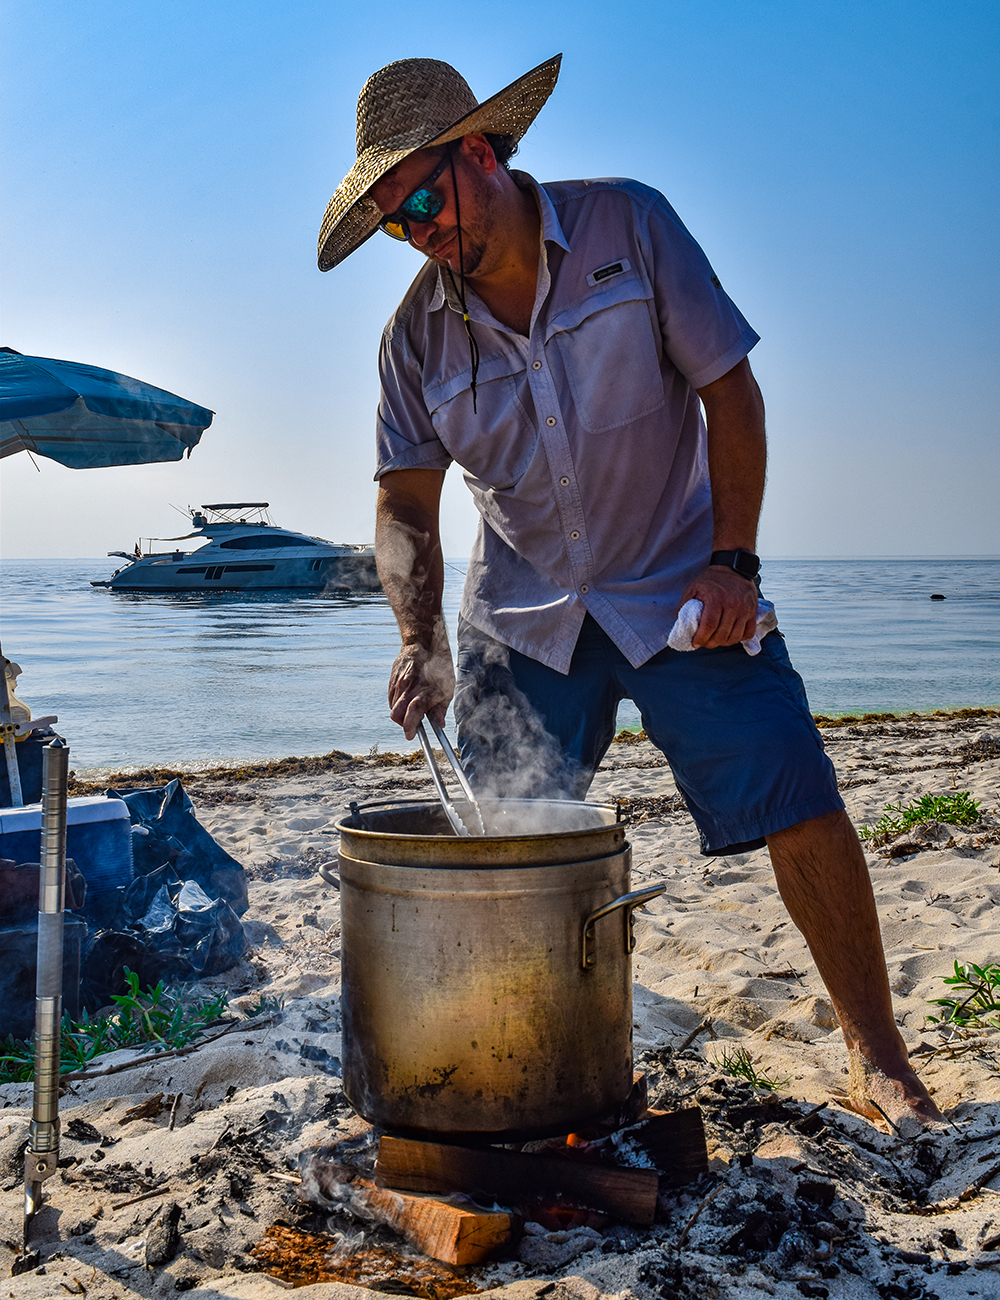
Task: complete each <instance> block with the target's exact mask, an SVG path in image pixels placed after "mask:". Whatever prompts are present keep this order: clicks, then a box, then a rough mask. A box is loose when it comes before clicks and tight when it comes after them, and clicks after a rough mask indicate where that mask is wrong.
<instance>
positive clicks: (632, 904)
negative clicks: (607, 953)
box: [580, 885, 667, 970]
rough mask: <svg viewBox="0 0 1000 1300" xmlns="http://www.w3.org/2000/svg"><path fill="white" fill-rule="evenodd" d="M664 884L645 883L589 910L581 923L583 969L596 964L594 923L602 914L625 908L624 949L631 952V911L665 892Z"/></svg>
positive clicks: (632, 942)
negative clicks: (643, 886) (591, 910)
mask: <svg viewBox="0 0 1000 1300" xmlns="http://www.w3.org/2000/svg"><path fill="white" fill-rule="evenodd" d="M666 890H667V887H666V885H647V886H646V888H645V889H636V890H634V891H633V892H632V893H631V894H622V895H621V897H620V898H614V899H612V900H611V902H610V903H605V904H604V906H603V907H599V908H598V909H597V911H596V912H591V914H590V915H589V916H588V917H587V919H586V920H585V921H584V923H583V938H582V941H581V945H580V948H581V958H582V965H583V969H584V970H593V969H594V967H595V966H596V965H597V954H596V953H595V952H594V933H595V930H594V924H595V922H596V921H599V920H600V919H601V917H602V916H607V915H608V913H609V912H616V911H617V910H618V908H620V907H622V908H624V909H625V951H626V952H631V951H632V950H633V949H634V948H635V931H634V928H633V923H632V913H633V912H634V910H635V909H636V908H637V907H641V906H642V905H643V903H648V902H649V900H650V899H651V898H656V897H658V896H659V895H660V894H664V893H666Z"/></svg>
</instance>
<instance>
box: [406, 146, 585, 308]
mask: <svg viewBox="0 0 1000 1300" xmlns="http://www.w3.org/2000/svg"><path fill="white" fill-rule="evenodd" d="M510 174H511V176H512V177H513V178H514V182H515V184H516V185H517V186H518V187H519V188H520V189H522V190H524V189H529V190H531V192H532V193H533V194H534V196H535V201H536V202H537V204H538V212H539V215H540V216H541V218H542V244H543V245H544V244H557V245H558V246H559V247H560V248H562V249H565V251H566V252H567V253H568V252H569V251H570V244H569V240H568V239H567V238H566V236H565V234H564V233H563V228H562V226H561V225H560V224H559V218H558V217H557V216H556V210H555V207H554V206H553V203H552V200H551V199H550V198H549V196H548V194H547V193H546V191H545V187H544V186H543V185H539V183H538V181H536V180H535V178H534V176H529V175H528V173H527V172H522V171H516V170H512V171H511V173H510ZM546 260H547V259H546ZM445 269H446V268H445V267H443V266H439V267H438V268H437V283H436V284H435V286H434V292H433V294H432V295H431V300H430V302H429V303H428V304H427V310H428V311H438V310H439V309H440V308H441V307H443V306H444V304H445V302H447V303H448V305H449V307H451V309H452V311H458V312H460V311H461V310H462V307H461V304H460V303H459V301H458V299H457V298H456V297H455V294H454V293H453V292H452V291H451V286H450V284H449V283H448V278H447V276H446V275H445Z"/></svg>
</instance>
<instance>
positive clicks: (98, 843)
mask: <svg viewBox="0 0 1000 1300" xmlns="http://www.w3.org/2000/svg"><path fill="white" fill-rule="evenodd" d="M41 852H42V805H41V804H40V803H32V804H26V805H25V807H23V808H2V809H0V857H3V858H12V859H13V860H14V861H15V862H38V861H39V860H40V859H41ZM66 856H67V857H68V858H72V859H73V861H74V862H75V863H76V865H77V866H78V867H79V868H80V870H81V871H82V872H83V876H84V879H85V880H86V882H87V902H86V905H85V907H84V909H83V914H84V916H85V917H86V918H87V920H88V921H90V922H91V925H92V927H99V926H104V925H107V924H108V922H109V921H110V919H111V917H112V915H113V914H114V911H115V908H116V906H117V903H118V897H119V895H118V893H117V891H118V890H119V889H120V888H122V887H123V886H127V885H128V884H129V883H130V882H131V880H132V826H131V821H130V820H129V814H128V808H127V806H126V805H125V804H124V803H123V802H122V800H121V799H109V798H108V796H107V795H86V796H84V797H82V798H78V799H69V800H68V801H67V807H66Z"/></svg>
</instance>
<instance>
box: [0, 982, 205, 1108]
mask: <svg viewBox="0 0 1000 1300" xmlns="http://www.w3.org/2000/svg"><path fill="white" fill-rule="evenodd" d="M125 978H126V979H127V980H128V991H127V992H126V993H122V994H119V995H118V996H117V997H115V998H114V999H113V1001H114V1002H115V1004H116V1005H117V1007H118V1010H117V1011H115V1012H113V1013H112V1014H111V1015H110V1016H100V1017H98V1019H96V1020H91V1018H90V1016H89V1015H88V1014H87V1012H86V1011H85V1012H84V1013H83V1017H82V1018H81V1019H80V1020H70V1018H69V1016H68V1015H66V1016H63V1022H62V1034H61V1038H60V1049H59V1073H60V1074H73V1073H75V1072H76V1071H77V1070H82V1069H84V1068H85V1067H86V1066H87V1065H88V1064H90V1062H91V1061H93V1060H94V1059H95V1057H98V1056H103V1055H104V1054H105V1053H106V1052H117V1051H119V1050H120V1049H121V1048H123V1047H137V1048H140V1049H142V1050H145V1051H150V1052H163V1051H167V1050H168V1049H174V1048H178V1047H188V1046H189V1045H190V1044H191V1043H193V1042H194V1040H195V1039H196V1038H198V1037H200V1035H202V1034H203V1033H204V1032H205V1030H206V1029H208V1028H209V1026H210V1025H212V1024H214V1023H215V1022H216V1021H217V1020H218V1019H219V1017H220V1016H221V1015H222V1013H223V1011H225V1009H226V1005H227V1003H228V1001H229V995H228V994H227V993H220V994H219V995H218V997H214V998H200V999H197V1000H195V1001H184V1000H183V999H182V998H180V997H178V996H177V995H176V994H173V993H171V992H169V991H168V990H167V989H166V987H165V986H164V983H163V981H162V980H160V982H159V984H157V985H156V987H155V988H153V987H150V988H147V989H146V990H145V991H144V992H141V991H140V989H139V976H138V975H136V974H135V972H134V971H130V970H129V969H128V967H127V966H126V967H125ZM34 1061H35V1046H34V1043H33V1042H30V1041H29V1042H26V1043H25V1042H22V1041H21V1040H20V1039H16V1038H14V1037H13V1036H12V1035H8V1036H7V1038H6V1039H4V1040H3V1041H2V1042H0V1083H27V1082H29V1081H30V1080H31V1079H32V1078H34Z"/></svg>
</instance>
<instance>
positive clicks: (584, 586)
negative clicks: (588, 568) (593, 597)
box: [580, 583, 590, 596]
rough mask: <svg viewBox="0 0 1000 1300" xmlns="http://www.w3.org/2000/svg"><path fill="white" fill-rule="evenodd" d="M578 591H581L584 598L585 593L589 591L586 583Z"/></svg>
mask: <svg viewBox="0 0 1000 1300" xmlns="http://www.w3.org/2000/svg"><path fill="white" fill-rule="evenodd" d="M580 590H581V591H582V592H583V594H584V595H585V596H586V594H587V592H588V591H589V590H590V588H589V587H588V586H587V584H586V583H584V584H583V586H582V587H581V588H580Z"/></svg>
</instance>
